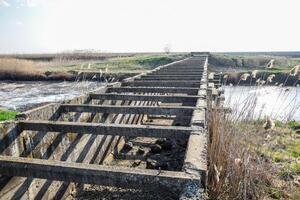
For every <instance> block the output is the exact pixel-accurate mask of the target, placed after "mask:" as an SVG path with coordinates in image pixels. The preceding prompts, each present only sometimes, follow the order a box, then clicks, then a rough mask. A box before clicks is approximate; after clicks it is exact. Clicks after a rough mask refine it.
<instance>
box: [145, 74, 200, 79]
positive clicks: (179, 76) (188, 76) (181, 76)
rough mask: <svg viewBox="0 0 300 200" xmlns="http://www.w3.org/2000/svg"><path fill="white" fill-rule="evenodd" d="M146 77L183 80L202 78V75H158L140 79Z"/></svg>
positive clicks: (149, 75)
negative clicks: (185, 78)
mask: <svg viewBox="0 0 300 200" xmlns="http://www.w3.org/2000/svg"><path fill="white" fill-rule="evenodd" d="M147 77H151V78H152V77H155V78H156V77H158V78H160V77H162V78H164V77H174V78H175V77H178V78H184V77H187V78H194V77H195V78H196V77H197V78H199V77H200V78H202V74H195V75H160V74H147V75H142V76H141V78H147Z"/></svg>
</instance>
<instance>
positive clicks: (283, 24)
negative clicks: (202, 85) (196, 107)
mask: <svg viewBox="0 0 300 200" xmlns="http://www.w3.org/2000/svg"><path fill="white" fill-rule="evenodd" d="M298 2H299V1H298V0H0V53H30V52H34V53H38V52H41V53H43V52H60V51H64V50H72V49H97V50H101V51H112V52H138V51H140V52H143V51H162V50H163V48H164V46H165V45H166V44H170V45H171V48H172V50H173V51H203V50H205V51H284V50H286V51H299V50H300V39H299V36H300V26H299V19H300V17H299V8H300V4H299V3H298Z"/></svg>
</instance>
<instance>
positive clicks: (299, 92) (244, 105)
mask: <svg viewBox="0 0 300 200" xmlns="http://www.w3.org/2000/svg"><path fill="white" fill-rule="evenodd" d="M224 89H225V105H226V106H227V107H230V108H232V110H233V114H234V116H235V117H236V118H239V119H245V118H253V119H264V118H265V117H266V116H270V117H271V118H272V119H276V120H281V121H287V120H288V121H290V120H296V121H300V87H275V86H274V87H272V86H264V87H263V86H259V87H256V86H251V87H250V86H235V87H230V86H226V87H224Z"/></svg>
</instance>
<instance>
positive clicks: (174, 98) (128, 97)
mask: <svg viewBox="0 0 300 200" xmlns="http://www.w3.org/2000/svg"><path fill="white" fill-rule="evenodd" d="M200 97H201V96H190V95H184V96H182V95H141V94H135V95H132V94H109V93H104V94H94V93H91V94H90V98H91V99H98V100H117V101H120V100H121V101H161V102H165V103H182V102H196V101H197V99H198V98H200Z"/></svg>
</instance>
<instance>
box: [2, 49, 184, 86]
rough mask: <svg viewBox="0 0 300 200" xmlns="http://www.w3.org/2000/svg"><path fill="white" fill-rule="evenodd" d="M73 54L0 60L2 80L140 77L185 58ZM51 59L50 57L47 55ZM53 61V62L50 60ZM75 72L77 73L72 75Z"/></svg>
mask: <svg viewBox="0 0 300 200" xmlns="http://www.w3.org/2000/svg"><path fill="white" fill-rule="evenodd" d="M117 55H118V54H116V55H114V56H112V55H110V54H109V56H108V57H105V56H104V55H101V54H100V55H94V54H92V55H88V54H82V55H81V54H74V55H73V54H70V55H68V56H66V55H57V56H56V57H55V56H54V57H46V56H45V55H41V58H40V59H39V57H38V55H35V56H34V55H32V56H20V55H19V56H11V57H9V56H7V57H1V56H0V80H23V81H24V80H36V81H41V80H70V81H72V80H76V77H77V74H78V73H82V72H97V73H100V74H128V73H134V74H136V73H141V72H145V71H147V70H151V69H153V68H155V67H157V66H160V65H165V64H167V63H171V62H174V61H177V60H180V59H182V58H184V57H185V55H183V54H120V55H119V56H117ZM48 56H49V55H48ZM50 58H51V59H50ZM74 71H76V72H77V73H73V72H74Z"/></svg>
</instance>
